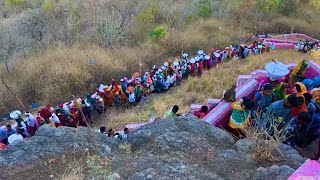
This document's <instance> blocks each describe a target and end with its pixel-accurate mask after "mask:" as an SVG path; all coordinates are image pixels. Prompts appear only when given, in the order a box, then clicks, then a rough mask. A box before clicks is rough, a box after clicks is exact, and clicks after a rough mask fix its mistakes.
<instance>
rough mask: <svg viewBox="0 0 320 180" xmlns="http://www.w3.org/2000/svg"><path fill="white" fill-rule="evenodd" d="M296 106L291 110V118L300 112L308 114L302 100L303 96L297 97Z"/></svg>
mask: <svg viewBox="0 0 320 180" xmlns="http://www.w3.org/2000/svg"><path fill="white" fill-rule="evenodd" d="M298 102H299V104H298V106H297V107H293V108H292V109H291V115H292V116H298V115H299V114H300V113H301V112H308V108H307V105H306V103H305V100H304V96H298Z"/></svg>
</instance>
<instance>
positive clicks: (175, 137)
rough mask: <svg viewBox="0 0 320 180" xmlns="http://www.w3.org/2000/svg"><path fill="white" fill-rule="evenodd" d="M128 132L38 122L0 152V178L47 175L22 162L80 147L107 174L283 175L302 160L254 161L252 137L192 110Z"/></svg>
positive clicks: (169, 176)
mask: <svg viewBox="0 0 320 180" xmlns="http://www.w3.org/2000/svg"><path fill="white" fill-rule="evenodd" d="M128 138H129V139H128V141H127V142H123V143H122V142H120V140H117V139H112V138H108V137H106V136H105V135H104V134H101V133H95V132H92V131H91V130H90V129H88V128H78V129H75V128H67V127H60V128H51V127H50V126H42V127H41V128H40V129H39V130H38V131H37V133H36V135H35V136H34V137H32V138H29V139H26V140H24V141H20V142H17V143H15V144H12V145H9V147H8V149H7V150H5V151H3V152H0V169H1V170H4V171H2V172H4V173H2V174H4V175H6V174H11V175H10V176H1V175H0V179H12V177H14V179H47V178H48V177H49V176H51V175H50V174H49V173H50V172H51V170H50V171H49V170H48V168H47V166H48V165H47V164H41V166H35V167H28V168H26V165H27V164H29V165H30V164H34V163H35V162H38V161H41V160H46V161H48V160H49V159H50V158H51V157H56V156H63V155H68V154H69V155H77V154H78V155H81V154H83V152H86V151H88V152H90V154H91V155H94V156H96V155H98V158H99V162H100V163H102V164H104V165H106V164H107V165H106V166H107V167H106V168H104V166H103V168H102V169H101V167H102V166H100V165H97V166H95V165H94V164H93V163H92V161H89V164H90V166H94V167H91V168H93V170H94V172H95V173H97V172H98V171H100V170H102V171H103V173H102V174H101V173H99V177H105V178H109V179H131V180H136V179H137V180H140V179H163V180H165V179H206V180H207V179H208V180H209V179H238V180H242V179H270V178H271V179H286V178H288V177H289V176H290V174H291V173H292V172H293V171H294V169H296V166H298V164H299V163H300V161H303V159H301V158H300V157H299V158H297V159H298V160H297V161H296V165H292V166H291V164H290V163H289V162H290V161H289V160H288V161H286V162H285V163H288V164H289V165H290V167H289V166H281V165H283V164H279V165H278V166H271V167H267V168H263V167H259V166H258V165H260V164H258V163H257V162H255V161H253V160H252V158H251V156H250V152H251V150H252V147H253V146H254V143H252V142H251V141H250V140H248V139H244V140H240V141H238V142H237V143H236V142H235V141H234V138H233V137H232V136H231V135H230V134H229V133H227V132H226V131H224V130H222V129H219V128H216V127H214V126H212V125H209V124H207V123H204V122H202V121H199V119H198V118H196V117H194V116H190V117H177V118H168V119H163V120H161V121H158V122H154V123H151V124H148V125H145V126H142V127H140V128H139V129H137V130H136V131H134V132H130V133H129V135H128ZM279 149H281V150H283V151H287V152H288V153H285V154H284V156H285V157H288V158H289V156H292V158H294V157H295V156H296V152H294V151H293V150H292V148H289V147H288V146H285V145H281V146H280V147H279ZM290 154H291V155H290ZM293 164H295V163H293ZM54 165H55V167H56V166H63V165H61V164H60V163H57V164H54ZM66 166H68V164H66ZM268 166H270V165H268ZM293 166H294V168H293ZM39 167H41V168H39ZM63 168H64V167H63ZM17 169H20V171H17ZM21 169H22V170H24V171H21ZM45 170H48V171H46V172H47V173H48V174H46V173H44V171H45ZM100 172H101V171H100ZM88 174H89V175H90V176H88V179H92V173H88ZM40 175H42V176H41V177H40ZM98 179H99V178H98Z"/></svg>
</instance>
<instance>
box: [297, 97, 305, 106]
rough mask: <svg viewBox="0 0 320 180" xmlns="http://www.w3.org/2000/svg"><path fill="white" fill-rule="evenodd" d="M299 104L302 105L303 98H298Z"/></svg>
mask: <svg viewBox="0 0 320 180" xmlns="http://www.w3.org/2000/svg"><path fill="white" fill-rule="evenodd" d="M298 102H299V104H301V103H304V97H301V96H299V97H298Z"/></svg>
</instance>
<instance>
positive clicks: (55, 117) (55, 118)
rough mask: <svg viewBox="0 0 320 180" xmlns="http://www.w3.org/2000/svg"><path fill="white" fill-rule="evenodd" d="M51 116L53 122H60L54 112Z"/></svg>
mask: <svg viewBox="0 0 320 180" xmlns="http://www.w3.org/2000/svg"><path fill="white" fill-rule="evenodd" d="M51 117H52V119H53V121H54V123H61V122H60V119H59V118H58V116H57V115H56V113H52V115H51Z"/></svg>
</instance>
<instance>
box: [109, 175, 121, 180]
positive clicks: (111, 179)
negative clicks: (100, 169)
mask: <svg viewBox="0 0 320 180" xmlns="http://www.w3.org/2000/svg"><path fill="white" fill-rule="evenodd" d="M108 179H110V180H119V179H121V176H120V175H119V174H118V173H112V174H110V175H109V176H108Z"/></svg>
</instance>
